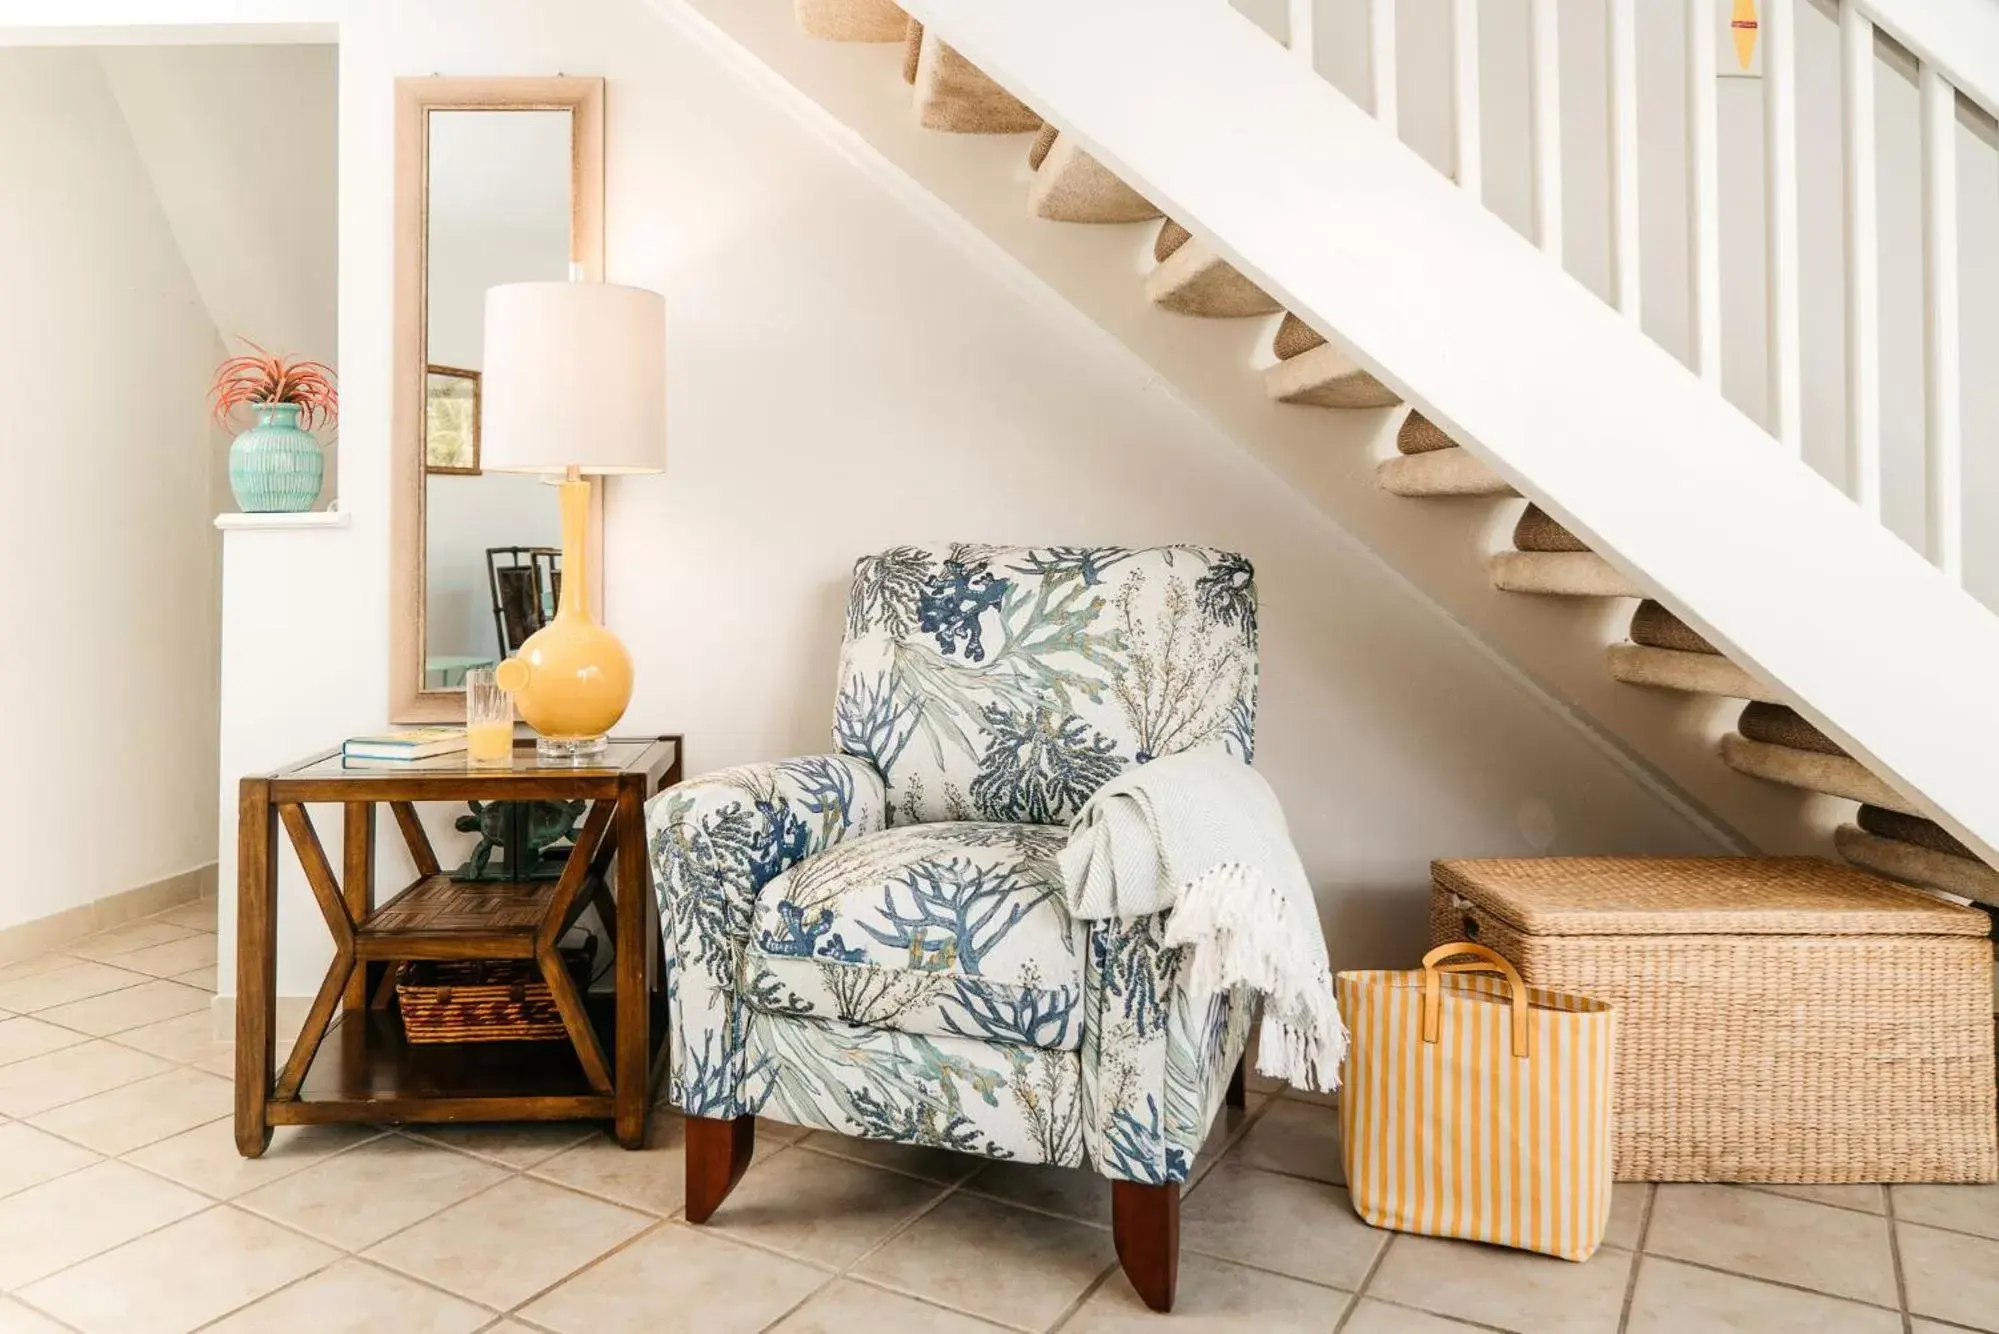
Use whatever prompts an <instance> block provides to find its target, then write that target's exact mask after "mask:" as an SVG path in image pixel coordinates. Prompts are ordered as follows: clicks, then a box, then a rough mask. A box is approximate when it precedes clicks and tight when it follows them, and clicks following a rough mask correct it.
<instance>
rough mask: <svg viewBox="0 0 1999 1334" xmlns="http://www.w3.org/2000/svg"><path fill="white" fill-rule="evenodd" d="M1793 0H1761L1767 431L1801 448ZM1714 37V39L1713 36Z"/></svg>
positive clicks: (1793, 447) (1798, 448)
mask: <svg viewBox="0 0 1999 1334" xmlns="http://www.w3.org/2000/svg"><path fill="white" fill-rule="evenodd" d="M1794 3H1795V0H1764V7H1763V218H1764V224H1765V226H1764V262H1763V270H1764V278H1765V281H1766V284H1767V289H1768V292H1767V297H1766V312H1767V318H1768V321H1769V344H1770V346H1769V354H1770V359H1769V375H1770V409H1769V415H1770V433H1771V434H1772V435H1774V436H1776V437H1777V438H1778V439H1779V440H1781V441H1783V442H1784V443H1785V444H1786V445H1788V446H1790V447H1791V449H1792V450H1794V451H1798V452H1802V451H1803V449H1804V431H1803V425H1802V422H1801V421H1800V418H1801V416H1802V415H1803V402H1804V394H1803V389H1802V376H1801V373H1800V361H1799V356H1798V78H1797V72H1798V71H1797V46H1796V41H1795V38H1794V36H1793V33H1794V28H1793V21H1794V19H1795V14H1794V12H1793V9H1792V6H1793V4H1794ZM1708 40H1709V41H1712V40H1713V37H1712V35H1710V36H1709V39H1708Z"/></svg>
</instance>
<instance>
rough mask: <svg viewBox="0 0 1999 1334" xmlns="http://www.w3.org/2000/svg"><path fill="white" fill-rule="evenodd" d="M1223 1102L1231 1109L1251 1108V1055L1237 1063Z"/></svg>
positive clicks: (1243, 1057)
mask: <svg viewBox="0 0 1999 1334" xmlns="http://www.w3.org/2000/svg"><path fill="white" fill-rule="evenodd" d="M1222 1101H1223V1102H1225V1103H1227V1104H1228V1105H1229V1106H1231V1107H1247V1106H1249V1053H1248V1052H1244V1053H1243V1054H1242V1059H1241V1060H1239V1061H1237V1062H1236V1063H1235V1073H1234V1074H1233V1075H1230V1076H1229V1091H1228V1092H1227V1093H1225V1094H1223V1095H1222Z"/></svg>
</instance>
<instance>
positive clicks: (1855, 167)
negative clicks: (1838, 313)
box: [1839, 0, 1881, 519]
mask: <svg viewBox="0 0 1999 1334" xmlns="http://www.w3.org/2000/svg"><path fill="white" fill-rule="evenodd" d="M1839 40H1840V62H1839V69H1840V93H1841V110H1842V113H1843V114H1842V117H1841V128H1842V135H1841V142H1842V151H1843V152H1844V153H1845V155H1846V490H1847V494H1848V495H1850V496H1852V497H1853V499H1854V501H1855V503H1856V504H1858V505H1859V506H1860V508H1861V509H1862V510H1864V511H1865V512H1866V513H1867V514H1869V515H1870V516H1872V517H1874V518H1876V519H1878V518H1880V517H1881V236H1880V212H1879V207H1880V206H1879V203H1878V192H1877V189H1876V170H1875V157H1874V153H1875V149H1874V24H1873V22H1872V21H1871V20H1870V19H1869V18H1868V17H1867V15H1865V14H1864V13H1862V12H1861V10H1860V5H1859V0H1844V2H1843V3H1842V4H1841V5H1840V10H1839Z"/></svg>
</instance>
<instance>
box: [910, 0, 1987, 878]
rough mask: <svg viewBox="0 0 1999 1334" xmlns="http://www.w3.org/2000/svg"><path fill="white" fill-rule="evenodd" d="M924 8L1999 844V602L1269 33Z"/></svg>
mask: <svg viewBox="0 0 1999 1334" xmlns="http://www.w3.org/2000/svg"><path fill="white" fill-rule="evenodd" d="M909 8H910V9H911V11H912V12H913V13H915V14H917V15H918V16H919V17H920V18H921V19H922V21H923V22H925V23H926V24H930V25H935V26H938V27H940V28H942V29H944V30H947V31H948V32H949V33H950V34H951V40H952V41H953V43H954V45H956V46H957V47H958V49H960V50H961V51H963V52H964V54H965V55H966V57H967V59H969V60H971V61H972V62H974V63H975V64H976V65H977V66H978V67H979V68H980V69H981V70H983V71H985V72H986V73H987V74H988V75H989V76H991V77H992V78H993V79H994V80H995V81H997V82H999V83H1000V84H1002V85H1003V86H1005V87H1006V88H1008V89H1009V90H1010V91H1012V92H1013V93H1014V95H1016V96H1017V97H1019V98H1021V99H1022V100H1023V101H1024V102H1026V103H1028V104H1029V105H1031V106H1033V107H1034V108H1035V109H1036V110H1037V112H1039V114H1041V115H1042V116H1043V117H1045V118H1046V119H1048V120H1049V121H1051V122H1053V123H1055V124H1057V125H1059V126H1060V127H1061V128H1062V130H1063V132H1064V133H1065V134H1073V135H1075V136H1076V137H1077V138H1078V139H1079V141H1080V142H1081V143H1082V145H1083V146H1084V147H1085V148H1087V149H1088V151H1089V152H1090V153H1091V155H1092V156H1093V157H1095V158H1096V159H1097V160H1098V161H1100V162H1102V163H1103V164H1104V165H1105V166H1106V167H1108V168H1109V169H1110V170H1112V171H1114V172H1115V173H1116V174H1117V175H1118V176H1119V177H1120V178H1121V179H1122V180H1124V181H1126V182H1128V183H1130V184H1131V186H1132V187H1133V188H1134V189H1136V190H1138V191H1139V192H1140V193H1142V194H1144V195H1145V196H1146V197H1147V198H1148V199H1151V200H1153V201H1154V202H1156V203H1158V204H1159V205H1160V206H1161V207H1162V208H1163V209H1164V210H1165V211H1166V213H1167V215H1168V216H1170V217H1172V218H1174V219H1176V220H1177V221H1179V222H1180V223H1181V224H1182V225H1183V226H1185V227H1186V228H1187V229H1188V230H1189V231H1190V232H1192V233H1193V235H1194V237H1195V239H1196V240H1198V241H1200V242H1201V243H1203V244H1204V245H1206V246H1207V247H1208V248H1209V249H1210V250H1211V251H1212V252H1213V253H1214V254H1215V255H1216V256H1217V257H1218V258H1219V259H1220V260H1222V261H1224V262H1226V263H1227V264H1228V265H1229V266H1230V267H1231V268H1233V269H1234V270H1235V271H1236V272H1238V273H1240V274H1241V275H1242V276H1243V277H1244V279H1246V280H1247V281H1249V282H1251V283H1253V284H1254V285H1255V286H1256V287H1257V288H1258V289H1259V290H1260V291H1262V292H1265V293H1268V294H1269V295H1270V296H1271V297H1273V298H1274V299H1275V300H1277V301H1278V302H1280V303H1282V305H1283V307H1284V308H1285V309H1288V310H1290V311H1293V312H1295V313H1296V314H1297V315H1298V316H1299V317H1300V318H1302V319H1303V320H1305V322H1306V323H1308V324H1309V325H1311V327H1312V328H1314V329H1316V330H1318V331H1319V332H1320V333H1322V334H1324V335H1326V336H1327V337H1328V340H1329V341H1331V342H1334V343H1336V344H1338V345H1340V346H1341V347H1342V348H1344V349H1345V351H1346V352H1347V353H1348V354H1349V355H1350V356H1352V357H1353V358H1354V360H1355V361H1356V362H1357V363H1358V364H1360V365H1361V366H1362V367H1363V368H1365V369H1366V370H1368V371H1369V372H1370V373H1372V374H1374V375H1375V377H1376V378H1377V379H1379V380H1381V381H1382V382H1383V383H1384V384H1387V385H1389V386H1390V387H1392V388H1393V389H1395V390H1396V391H1397V392H1398V393H1399V394H1400V395H1401V396H1402V397H1403V398H1404V399H1406V400H1407V401H1409V402H1410V403H1412V404H1415V405H1417V406H1418V407H1419V408H1420V409H1421V410H1422V412H1423V413H1424V415H1425V416H1426V417H1428V418H1430V419H1431V420H1433V421H1435V422H1436V423H1437V424H1438V426H1440V427H1441V428H1442V429H1443V430H1444V431H1445V432H1446V433H1447V434H1448V435H1449V436H1450V437H1451V438H1452V439H1453V440H1455V441H1457V442H1458V443H1459V444H1460V445H1461V446H1463V447H1464V448H1466V449H1469V450H1471V451H1472V452H1473V453H1474V454H1476V455H1477V456H1478V457H1480V458H1481V459H1482V460H1484V461H1485V462H1487V463H1489V464H1491V465H1492V466H1493V468H1494V470H1495V471H1497V472H1498V473H1500V475H1502V476H1504V477H1505V478H1507V480H1508V481H1510V482H1512V483H1513V484H1514V486H1515V487H1516V488H1517V489H1519V490H1520V491H1521V492H1522V493H1523V494H1525V495H1528V496H1530V497H1531V498H1532V499H1533V500H1535V501H1536V502H1537V503H1538V504H1540V505H1541V507H1542V508H1543V509H1544V510H1546V511H1547V512H1548V513H1549V514H1550V515H1551V516H1552V517H1553V518H1554V520H1555V521H1556V522H1558V523H1559V524H1561V525H1562V526H1563V527H1564V528H1566V529H1568V530H1569V531H1570V532H1571V533H1573V534H1575V535H1576V536H1577V537H1578V538H1580V539H1581V540H1582V541H1584V542H1586V543H1587V544H1588V546H1589V547H1590V549H1591V551H1593V552H1595V553H1597V554H1599V555H1601V556H1602V557H1603V558H1605V560H1606V561H1608V562H1609V563H1610V564H1611V565H1613V566H1615V567H1617V568H1618V569H1619V570H1620V571H1622V572H1623V573H1624V574H1625V575H1626V577H1627V578H1629V579H1630V580H1631V581H1632V584H1633V586H1635V587H1638V588H1642V589H1644V590H1645V591H1646V592H1648V593H1650V594H1651V595H1653V596H1654V597H1656V598H1657V599H1658V600H1659V601H1660V602H1662V603H1663V604H1665V605H1666V606H1667V607H1668V608H1669V609H1670V610H1671V611H1673V612H1674V613H1675V614H1676V615H1678V616H1680V618H1681V619H1682V620H1684V621H1686V622H1687V623H1688V624H1689V625H1690V626H1692V627H1693V628H1694V629H1695V630H1697V631H1698V632H1699V633H1700V634H1701V635H1703V636H1704V637H1705V638H1706V639H1708V640H1709V641H1710V642H1711V643H1713V645H1714V646H1715V647H1716V648H1718V649H1720V650H1721V651H1722V652H1723V653H1725V654H1726V655H1727V656H1728V657H1729V658H1731V659H1732V660H1734V661H1736V662H1738V663H1740V664H1742V665H1743V666H1744V667H1745V668H1747V669H1748V670H1750V671H1753V672H1754V673H1755V674H1757V675H1758V676H1759V677H1761V678H1763V679H1766V680H1769V681H1771V682H1773V683H1774V684H1776V685H1779V686H1781V687H1782V688H1783V689H1784V690H1785V692H1786V695H1787V697H1788V699H1789V701H1790V703H1791V704H1792V706H1793V707H1795V708H1797V709H1798V711H1799V712H1800V713H1801V714H1802V715H1804V716H1805V717H1806V718H1807V719H1808V720H1809V721H1810V722H1812V723H1813V724H1814V725H1816V726H1818V727H1819V728H1820V729H1821V730H1823V731H1824V732H1825V733H1826V734H1827V735H1828V736H1830V737H1832V738H1833V739H1834V740H1835V741H1837V742H1838V743H1839V744H1840V745H1841V746H1842V747H1843V748H1845V749H1846V750H1847V751H1849V752H1850V753H1851V754H1852V755H1853V756H1855V757H1856V759H1855V761H1854V763H1855V767H1856V768H1858V769H1860V770H1861V772H1863V773H1867V774H1869V776H1870V777H1876V781H1879V782H1880V783H1881V784H1882V785H1883V786H1884V787H1886V788H1888V789H1889V790H1890V791H1891V792H1892V793H1893V794H1894V796H1895V797H1896V803H1895V804H1896V807H1897V808H1898V809H1905V810H1910V811H1913V812H1915V813H1919V814H1922V815H1926V816H1928V817H1930V818H1932V819H1935V820H1937V821H1938V822H1939V823H1940V824H1942V825H1943V826H1944V827H1945V828H1946V829H1948V830H1950V831H1951V832H1952V833H1954V834H1955V835H1957V836H1958V837H1959V838H1960V839H1962V840H1964V841H1965V842H1966V843H1967V844H1968V845H1969V846H1970V847H1971V848H1972V849H1973V850H1974V851H1976V852H1978V853H1979V854H1980V855H1981V856H1983V857H1986V858H1988V859H1991V860H1993V861H1999V852H1996V851H1995V849H1999V784H1994V783H1992V782H1991V781H1990V777H1989V770H1988V767H1987V765H1986V764H1985V763H1984V762H1983V759H1982V757H1983V756H1984V755H1985V754H1986V753H1988V752H1989V751H1990V750H1991V749H1992V748H1993V747H1994V746H1999V692H1994V691H1992V690H1991V689H1990V664H1992V663H1993V662H1995V661H1999V618H1995V617H1994V616H1993V615H1992V614H1991V613H1990V612H1988V611H1987V610H1986V609H1985V608H1983V607H1982V606H1980V605H1979V604H1978V603H1977V602H1976V601H1975V600H1974V599H1972V598H1971V597H1970V596H1969V595H1968V594H1966V593H1965V592H1964V591H1963V590H1962V589H1959V588H1957V587H1955V586H1954V585H1953V584H1952V583H1951V582H1950V581H1949V580H1947V579H1945V578H1944V577H1943V576H1942V575H1941V574H1939V573H1938V572H1937V571H1936V570H1935V569H1933V568H1932V567H1931V566H1929V565H1928V563H1927V562H1925V561H1924V560H1923V558H1922V557H1921V556H1920V555H1919V554H1918V553H1917V552H1915V551H1914V550H1912V549H1911V548H1909V547H1908V546H1907V545H1906V544H1905V543H1903V542H1902V541H1901V540H1900V539H1899V538H1898V537H1896V536H1895V535H1894V534H1892V533H1891V532H1889V531H1888V530H1886V529H1885V528H1883V527H1882V526H1880V525H1879V524H1878V523H1876V522H1874V521H1873V520H1871V519H1869V518H1868V517H1867V516H1866V515H1865V514H1863V513H1862V512H1861V511H1860V510H1859V509H1858V508H1857V507H1855V506H1853V505H1852V504H1851V503H1850V502H1849V501H1848V500H1847V499H1846V498H1845V497H1844V496H1842V495H1841V494H1840V493H1839V492H1838V491H1837V490H1836V489H1835V488H1834V487H1833V486H1831V485H1830V484H1829V483H1828V482H1826V481H1825V480H1824V479H1823V478H1821V477H1820V476H1818V475H1817V474H1816V473H1814V472H1813V471H1811V469H1809V468H1808V467H1807V466H1805V465H1804V464H1803V463H1802V462H1801V461H1799V460H1798V459H1797V458H1795V457H1794V456H1793V455H1792V454H1791V452H1790V451H1788V450H1786V449H1784V448H1783V447H1782V446H1780V445H1779V444H1778V443H1777V442H1776V441H1775V440H1773V439H1772V438H1771V437H1770V436H1769V435H1767V434H1766V433H1765V432H1764V431H1763V430H1762V429H1761V428H1759V427H1758V426H1756V424H1755V423H1753V422H1752V421H1750V420H1749V419H1748V418H1747V417H1746V416H1745V415H1743V414H1742V413H1741V412H1740V411H1738V410H1737V409H1735V408H1734V407H1732V406H1731V405H1730V404H1728V403H1727V401H1726V400H1724V399H1723V398H1722V397H1721V396H1720V395H1719V394H1718V393H1716V392H1715V390H1714V389H1713V388H1712V387H1711V386H1710V385H1707V384H1705V383H1703V382H1702V381H1701V380H1699V379H1698V378H1697V377H1696V376H1694V375H1693V374H1692V373H1690V372H1689V371H1688V370H1687V369H1686V368H1685V367H1684V366H1682V365H1681V364H1680V363H1679V362H1678V361H1677V360H1675V359H1674V358H1673V357H1672V355H1671V354H1670V353H1668V352H1667V351H1665V350H1664V349H1663V348H1661V347H1660V346H1659V345H1658V344H1656V343H1654V342H1652V341H1651V340H1649V339H1648V338H1646V337H1645V336H1644V335H1643V334H1642V333H1641V332H1639V331H1638V330H1637V329H1635V328H1634V327H1632V326H1631V325H1630V324H1629V323H1627V322H1626V321H1625V320H1624V319H1623V318H1622V317H1621V316H1620V315H1619V314H1618V313H1617V312H1616V311H1615V310H1614V309H1612V308H1611V307H1610V306H1609V305H1607V304H1605V303H1604V302H1603V301H1601V300H1600V299H1599V298H1597V297H1596V296H1595V295H1594V294H1593V293H1591V292H1590V291H1588V290H1587V289H1586V288H1584V287H1583V286H1582V285H1581V284H1579V283H1577V282H1576V281H1574V280H1573V279H1571V278H1569V277H1568V276H1567V275H1566V274H1565V273H1563V272H1562V271H1561V269H1560V267H1559V266H1558V265H1556V264H1555V263H1553V262H1552V261H1550V260H1549V259H1548V257H1547V256H1545V255H1543V254H1541V253H1540V252H1539V251H1538V250H1537V249H1536V248H1535V247H1534V246H1532V245H1531V244H1530V243H1529V242H1527V241H1526V240H1525V239H1524V238H1522V237H1521V236H1519V235H1518V234H1517V233H1515V232H1514V231H1513V230H1511V228H1509V227H1508V226H1507V225H1506V224H1505V223H1504V222H1503V221H1501V220H1500V219H1499V218H1497V217H1496V216H1494V215H1492V214H1490V213H1488V212H1486V211H1485V210H1484V209H1483V208H1482V207H1481V206H1479V205H1478V204H1477V203H1476V202H1475V201H1473V200H1471V199H1469V198H1468V197H1466V196H1465V195H1464V193H1463V192H1462V191H1460V190H1458V189H1457V187H1455V186H1454V185H1453V184H1451V182H1450V181H1449V180H1448V179H1446V178H1445V177H1443V176H1442V175H1440V174H1439V173H1437V172H1436V171H1435V170H1434V169H1432V168H1431V167H1430V166H1429V165H1428V164H1427V163H1426V162H1424V161H1423V160H1422V159H1421V158H1420V157H1419V156H1418V155H1417V154H1415V153H1414V152H1412V151H1410V150H1409V149H1408V148H1406V147H1405V146H1404V145H1402V144H1401V143H1400V142H1399V141H1398V140H1397V139H1396V138H1395V136H1394V135H1393V134H1392V133H1391V132H1389V131H1386V130H1384V129H1383V128H1382V127H1381V126H1380V125H1378V124H1377V123H1376V122H1375V121H1374V120H1373V119H1372V118H1371V117H1370V116H1368V115H1367V114H1366V113H1365V112H1363V111H1362V110H1361V109H1360V108H1359V107H1357V106H1355V105H1354V104H1353V103H1351V102H1349V101H1348V100H1347V99H1346V98H1345V97H1343V96H1342V95H1341V94H1340V93H1339V92H1338V91H1337V90H1336V89H1334V88H1333V87H1332V86H1331V85H1330V84H1328V83H1326V82H1325V81H1323V80H1322V79H1320V78H1319V77H1318V76H1317V75H1316V74H1315V73H1314V72H1313V71H1312V70H1310V69H1309V68H1307V67H1305V66H1304V65H1302V64H1301V63H1299V62H1297V61H1295V60H1293V59H1292V58H1291V57H1290V56H1289V55H1288V54H1287V53H1286V52H1285V51H1284V50H1283V49H1282V48H1281V47H1280V46H1278V45H1277V44H1276V43H1273V42H1271V41H1270V40H1269V39H1268V38H1267V37H1266V36H1265V35H1264V34H1263V33H1262V32H1261V31H1260V30H1259V29H1257V28H1256V27H1255V25H1253V24H1252V23H1250V22H1249V21H1248V20H1247V19H1245V18H1244V17H1243V16H1241V15H1239V14H1237V13H1235V12H1234V11H1233V10H1231V9H1229V8H1227V7H1224V6H1217V5H1212V4H1208V3H1206V0H1098V2H1097V3H1094V4H1091V5H1087V6H1076V5H1074V4H1071V3H1068V0H1011V2H1010V3H1009V4H1007V5H1004V6H994V5H991V4H989V3H986V0H912V3H911V4H910V6H909ZM1112 68H1115V69H1116V70H1117V71H1118V77H1117V78H1115V79H1107V78H1105V77H1104V71H1105V70H1107V69H1112ZM1191 71H1198V78H1199V80H1200V89H1199V92H1200V95H1199V96H1190V95H1189V93H1190V90H1189V88H1188V87H1187V80H1188V79H1189V77H1190V72H1191ZM1190 244H1191V242H1190ZM1695 520H1698V522H1695ZM1369 540H1370V541H1371V540H1372V538H1371V536H1370V538H1369ZM1856 602H1859V603H1862V604H1864V605H1866V606H1868V607H1869V608H1870V617H1871V618H1872V623H1871V624H1870V633H1869V634H1868V635H1866V636H1863V637H1855V636H1852V635H1851V634H1848V633H1846V632H1845V630H1844V627H1845V625H1846V624H1847V623H1848V621H1849V619H1850V618H1849V615H1848V613H1849V612H1850V608H1851V607H1852V606H1853V605H1854V604H1855V603H1856ZM1481 633H1483V628H1482V627H1481ZM1918 687H1919V688H1918ZM1633 693H1642V692H1633ZM1645 753H1646V754H1647V755H1648V756H1652V752H1651V751H1650V750H1649V749H1648V750H1646V751H1645ZM1654 758H1656V757H1654ZM1674 775H1675V777H1676V778H1678V777H1679V776H1680V771H1679V770H1678V769H1677V768H1676V769H1675V770H1674ZM1880 804H1884V805H1887V804H1891V803H1886V802H1883V803H1880Z"/></svg>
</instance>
